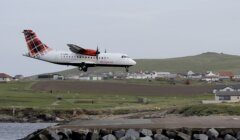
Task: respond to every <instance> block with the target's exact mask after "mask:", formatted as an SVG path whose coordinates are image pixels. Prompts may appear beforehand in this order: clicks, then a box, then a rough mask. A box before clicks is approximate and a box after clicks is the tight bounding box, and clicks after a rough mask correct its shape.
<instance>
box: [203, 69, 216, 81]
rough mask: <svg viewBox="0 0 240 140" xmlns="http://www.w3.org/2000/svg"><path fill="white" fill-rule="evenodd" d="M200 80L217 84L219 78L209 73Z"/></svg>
mask: <svg viewBox="0 0 240 140" xmlns="http://www.w3.org/2000/svg"><path fill="white" fill-rule="evenodd" d="M202 80H203V81H206V82H217V81H219V76H218V75H216V74H214V73H213V72H211V71H209V72H208V73H207V74H205V76H204V77H203V78H202Z"/></svg>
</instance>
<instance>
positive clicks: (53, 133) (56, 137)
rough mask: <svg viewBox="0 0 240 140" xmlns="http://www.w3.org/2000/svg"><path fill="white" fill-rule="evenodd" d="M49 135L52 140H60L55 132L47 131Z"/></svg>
mask: <svg viewBox="0 0 240 140" xmlns="http://www.w3.org/2000/svg"><path fill="white" fill-rule="evenodd" d="M49 134H50V136H51V138H52V139H54V140H60V137H59V135H58V134H57V133H56V132H55V131H49Z"/></svg>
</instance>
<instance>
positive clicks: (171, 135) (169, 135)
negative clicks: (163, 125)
mask: <svg viewBox="0 0 240 140" xmlns="http://www.w3.org/2000/svg"><path fill="white" fill-rule="evenodd" d="M166 135H167V137H168V138H170V139H175V138H176V136H177V133H176V132H174V131H166Z"/></svg>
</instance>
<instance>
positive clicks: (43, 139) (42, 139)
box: [38, 134, 48, 140]
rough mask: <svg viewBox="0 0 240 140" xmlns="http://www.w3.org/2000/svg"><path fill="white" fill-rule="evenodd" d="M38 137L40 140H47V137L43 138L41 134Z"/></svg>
mask: <svg viewBox="0 0 240 140" xmlns="http://www.w3.org/2000/svg"><path fill="white" fill-rule="evenodd" d="M38 137H39V139H40V140H48V138H47V136H45V135H43V134H39V135H38Z"/></svg>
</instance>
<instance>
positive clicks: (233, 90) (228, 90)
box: [202, 85, 240, 104]
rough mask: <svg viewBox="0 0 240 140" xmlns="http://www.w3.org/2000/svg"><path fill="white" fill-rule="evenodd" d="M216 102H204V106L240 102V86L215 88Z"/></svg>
mask: <svg viewBox="0 0 240 140" xmlns="http://www.w3.org/2000/svg"><path fill="white" fill-rule="evenodd" d="M213 94H214V95H215V100H207V101H202V102H203V103H204V104H213V103H223V102H240V85H231V86H225V85H219V86H217V87H215V88H214V90H213Z"/></svg>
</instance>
